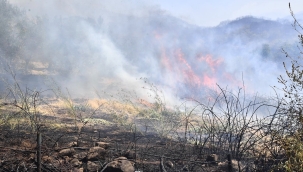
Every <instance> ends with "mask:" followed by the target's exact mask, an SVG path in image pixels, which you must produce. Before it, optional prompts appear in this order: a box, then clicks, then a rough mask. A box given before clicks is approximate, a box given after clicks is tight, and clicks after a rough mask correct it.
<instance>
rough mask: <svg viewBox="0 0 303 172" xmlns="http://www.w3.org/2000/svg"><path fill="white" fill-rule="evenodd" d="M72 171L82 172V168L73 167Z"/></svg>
mask: <svg viewBox="0 0 303 172" xmlns="http://www.w3.org/2000/svg"><path fill="white" fill-rule="evenodd" d="M73 172H84V169H83V168H74V169H73Z"/></svg>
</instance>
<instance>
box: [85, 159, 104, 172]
mask: <svg viewBox="0 0 303 172" xmlns="http://www.w3.org/2000/svg"><path fill="white" fill-rule="evenodd" d="M87 170H88V171H89V172H95V171H99V170H101V166H100V165H98V164H96V163H94V162H91V161H88V162H87Z"/></svg>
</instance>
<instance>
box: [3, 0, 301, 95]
mask: <svg viewBox="0 0 303 172" xmlns="http://www.w3.org/2000/svg"><path fill="white" fill-rule="evenodd" d="M9 2H10V3H11V4H14V5H16V6H17V7H19V8H20V9H23V10H24V11H25V14H24V15H22V16H23V18H22V20H21V21H22V22H21V23H22V26H24V27H25V28H26V31H25V38H22V41H23V42H22V46H21V48H20V50H18V52H19V55H18V57H19V58H20V59H22V60H21V61H24V62H22V65H21V66H23V67H22V68H23V69H24V70H25V72H27V73H28V74H30V75H37V73H38V74H39V75H48V76H51V77H52V78H53V79H54V80H55V81H56V82H57V83H58V84H59V86H60V87H63V88H68V89H69V90H70V91H71V92H72V94H75V95H76V96H93V95H94V94H95V93H94V91H95V90H98V91H99V90H106V91H114V90H118V89H121V88H123V89H127V90H136V92H137V93H138V94H139V95H144V94H145V91H146V90H144V89H142V88H141V87H142V84H143V82H142V80H140V78H147V80H148V81H150V82H151V83H154V84H155V85H157V86H158V87H159V88H160V89H162V90H163V92H165V93H167V99H168V100H174V99H175V98H176V97H178V98H184V97H187V98H189V97H190V98H199V97H203V95H204V94H205V92H207V90H209V89H213V88H216V84H219V85H220V86H222V87H226V86H227V87H228V88H230V89H234V88H238V87H242V86H243V82H244V84H245V88H246V90H247V92H249V93H254V92H259V93H261V94H264V95H269V94H271V93H270V92H272V88H271V87H270V86H274V85H278V84H277V77H278V76H279V75H280V74H282V75H283V74H284V73H285V72H284V68H283V65H282V62H283V61H285V58H284V54H282V52H281V48H284V49H286V50H288V51H289V52H290V53H291V54H294V55H296V54H295V52H296V50H294V48H293V47H296V44H297V34H296V32H295V31H294V30H293V28H292V27H291V22H290V21H271V20H265V19H260V18H254V17H251V16H249V17H243V18H239V19H235V20H233V21H225V22H222V23H221V24H220V25H218V26H216V27H208V28H205V27H199V26H195V25H191V24H188V23H186V22H184V21H182V20H180V19H177V18H175V17H172V16H170V15H169V14H167V13H166V12H165V11H163V10H161V9H159V7H157V6H152V5H150V4H149V3H148V2H147V1H137V0H132V1H127V2H125V1H122V0H114V1H105V0H102V1H96V0H88V1H80V0H75V1H67V0H64V1H62V0H60V1H59V0H52V1H43V2H42V1H38V0H26V1H17V0H10V1H9ZM286 8H287V7H286ZM18 21H19V22H20V20H18ZM25 25H26V26H25ZM2 51H4V50H2ZM6 56H7V53H4V54H3V55H2V58H6V59H7V57H6ZM38 64H39V65H40V66H42V67H38V66H39V65H38ZM43 65H44V66H43ZM24 66H26V67H24ZM19 68H20V67H19ZM24 70H23V71H24ZM35 72H36V73H35Z"/></svg>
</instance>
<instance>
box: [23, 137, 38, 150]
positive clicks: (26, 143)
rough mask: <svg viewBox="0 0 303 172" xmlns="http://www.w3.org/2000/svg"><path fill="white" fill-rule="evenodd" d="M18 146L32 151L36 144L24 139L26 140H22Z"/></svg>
mask: <svg viewBox="0 0 303 172" xmlns="http://www.w3.org/2000/svg"><path fill="white" fill-rule="evenodd" d="M20 146H21V147H24V148H25V149H33V148H36V146H37V144H36V143H35V142H32V141H31V140H29V139H26V140H22V142H21V145H20Z"/></svg>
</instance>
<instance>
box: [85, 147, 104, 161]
mask: <svg viewBox="0 0 303 172" xmlns="http://www.w3.org/2000/svg"><path fill="white" fill-rule="evenodd" d="M106 154H107V152H106V150H105V149H104V148H101V147H92V148H90V149H89V152H88V155H87V159H88V160H91V161H98V160H100V159H105V156H106Z"/></svg>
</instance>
